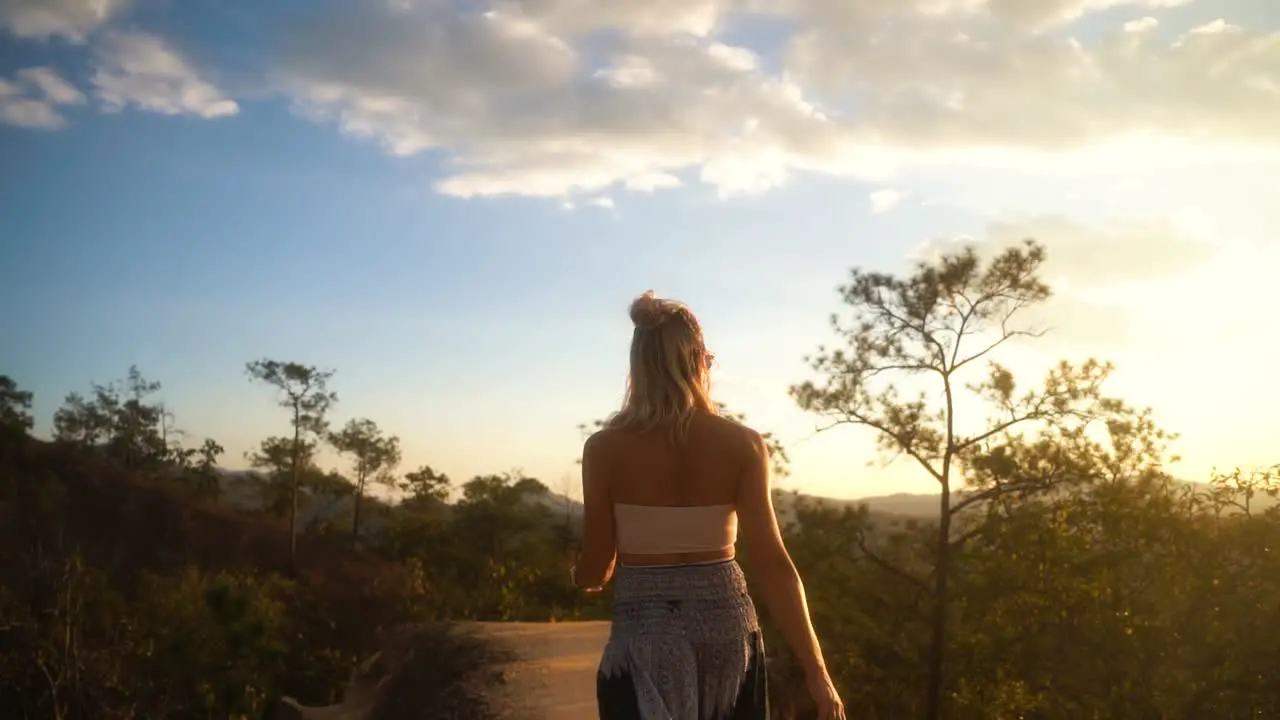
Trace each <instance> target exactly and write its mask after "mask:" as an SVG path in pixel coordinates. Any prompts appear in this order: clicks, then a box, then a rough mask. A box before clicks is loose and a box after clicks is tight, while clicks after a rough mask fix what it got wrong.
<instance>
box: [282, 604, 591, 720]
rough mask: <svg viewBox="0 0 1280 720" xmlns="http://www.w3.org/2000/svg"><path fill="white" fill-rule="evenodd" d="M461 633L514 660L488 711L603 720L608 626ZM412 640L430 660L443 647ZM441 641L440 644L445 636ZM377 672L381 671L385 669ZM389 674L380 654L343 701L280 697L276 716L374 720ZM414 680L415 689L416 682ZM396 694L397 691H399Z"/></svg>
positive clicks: (522, 719)
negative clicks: (601, 681)
mask: <svg viewBox="0 0 1280 720" xmlns="http://www.w3.org/2000/svg"><path fill="white" fill-rule="evenodd" d="M455 630H459V631H463V632H464V633H465V634H466V635H476V636H479V637H480V638H482V639H484V640H486V641H487V643H486V644H490V645H491V646H494V647H497V648H502V649H505V650H508V651H509V656H511V657H513V658H514V659H513V660H510V661H503V663H502V664H501V665H500V666H498V667H496V668H493V670H495V671H497V672H498V673H499V676H500V677H501V678H502V681H501V682H495V683H494V684H493V686H492V687H491V688H488V687H486V689H485V690H484V691H483V692H484V694H485V696H486V697H487V701H488V704H489V706H490V708H491V709H492V710H494V711H495V712H496V713H497V717H499V718H501V720H595V719H596V718H597V717H598V716H597V710H596V667H597V665H598V664H599V662H600V654H601V653H602V652H603V651H604V646H605V642H606V641H608V639H609V623H608V622H581V623H496V622H495V623H476V622H468V623H459V624H458V625H457V626H455ZM406 637H408V638H410V639H408V640H407V641H406V642H407V645H408V646H409V647H410V648H412V649H414V650H415V651H420V652H425V653H428V657H429V654H430V653H432V652H433V650H434V651H436V652H439V648H438V647H433V646H432V645H431V644H429V643H431V642H432V641H431V639H430V638H428V639H426V640H422V639H413V636H412V635H409V636H406ZM419 637H421V636H419ZM436 637H437V639H438V638H439V637H440V636H438V635H437V636H436ZM423 643H428V644H423ZM415 644H416V647H415ZM393 654H394V653H393ZM412 654H413V653H410V655H409V656H412ZM504 654H508V653H504ZM378 655H382V653H379V654H378ZM418 657H419V658H421V657H423V656H422V655H419V656H418ZM441 659H442V658H441V657H440V656H438V655H437V656H436V658H435V660H436V661H437V662H439V661H440V660H441ZM445 661H446V662H447V659H446V660H445ZM414 662H416V661H414ZM429 662H430V660H428V663H429ZM391 665H392V666H393V667H394V666H397V663H396V662H394V661H392V662H391ZM379 667H382V669H381V670H379V669H378V668H379ZM399 667H401V668H404V667H406V666H403V665H400V666H399ZM386 672H391V673H392V674H395V673H396V672H398V671H388V670H387V669H386V667H385V666H382V663H381V661H380V660H379V657H378V656H374V657H373V658H370V659H369V660H368V661H367V662H366V663H365V664H364V666H362V669H361V670H360V671H358V672H357V673H356V677H354V678H353V680H352V682H351V684H350V685H348V687H347V690H346V692H345V693H344V695H343V699H342V701H341V702H339V703H336V704H334V705H325V706H304V705H301V704H300V703H298V702H297V701H295V700H293V699H292V698H287V697H286V698H281V701H280V708H279V710H278V714H277V715H276V717H278V718H292V719H296V720H370V716H371V714H372V709H373V707H374V705H375V702H376V699H377V698H378V695H379V693H380V692H382V691H383V690H381V689H380V686H382V683H383V680H384V679H387V678H388V677H389V676H387V675H383V674H382V673H386ZM428 672H430V671H428ZM399 677H411V675H399ZM409 682H410V683H411V684H412V683H413V682H414V681H413V680H410V681H409ZM392 686H398V687H401V688H403V687H405V686H404V685H403V683H392ZM390 692H393V693H396V694H398V693H399V692H400V691H390ZM401 697H403V696H401ZM409 703H410V705H412V703H413V701H412V700H410V701H409ZM397 717H398V716H397ZM414 717H417V715H414Z"/></svg>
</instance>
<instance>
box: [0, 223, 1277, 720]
mask: <svg viewBox="0 0 1280 720" xmlns="http://www.w3.org/2000/svg"><path fill="white" fill-rule="evenodd" d="M1042 260H1043V250H1042V249H1041V248H1040V247H1039V246H1038V245H1036V244H1035V243H1027V244H1024V245H1022V246H1020V247H1017V248H1013V249H1010V250H1008V251H1006V252H1005V253H1003V254H1001V255H999V256H997V257H996V258H995V259H993V260H991V261H989V262H986V263H983V262H980V261H979V260H978V259H977V257H976V256H975V255H974V254H973V253H972V251H970V250H961V251H959V252H955V253H951V254H944V255H942V256H940V257H939V258H935V259H934V260H932V261H929V262H926V263H922V264H920V265H918V266H917V267H916V268H915V269H914V271H913V273H912V274H911V275H909V276H908V277H906V278H896V277H892V276H888V275H883V274H876V273H867V272H863V271H855V272H854V275H853V279H852V281H851V283H850V284H849V286H847V287H846V288H843V289H842V293H843V298H844V300H845V302H846V304H847V305H848V306H849V308H850V310H851V311H852V315H853V322H852V324H849V323H837V325H836V327H837V332H838V333H839V335H840V338H841V341H842V343H843V345H844V347H842V348H840V349H836V350H830V351H828V350H825V349H824V350H820V352H819V354H818V355H817V357H815V358H814V360H813V366H814V368H815V370H816V371H817V374H818V377H817V378H816V379H815V380H814V381H812V382H809V383H803V384H800V385H798V386H796V388H794V390H793V392H794V394H795V397H796V399H797V400H798V402H799V403H800V404H801V406H802V407H805V408H808V409H809V410H811V411H813V412H815V413H817V414H820V415H822V416H825V417H826V418H827V419H828V420H829V421H830V422H831V423H833V424H837V425H853V426H860V427H863V428H870V430H871V431H872V432H873V433H875V434H876V436H877V439H878V440H879V442H880V443H881V447H882V448H883V449H884V450H885V451H886V452H889V453H893V454H895V455H901V456H903V457H905V458H906V459H907V460H908V461H909V462H912V463H916V464H918V465H919V466H920V467H921V468H922V469H923V472H925V473H928V474H929V475H930V476H931V477H933V478H934V479H935V480H937V482H938V488H939V490H940V494H939V497H938V512H937V514H936V515H934V516H931V517H924V518H902V517H889V516H885V515H880V514H877V513H875V512H872V511H870V510H869V509H868V508H866V507H861V506H854V505H850V504H841V503H838V502H834V501H820V500H818V499H814V498H807V497H804V496H800V495H797V494H795V493H782V492H779V493H778V494H777V503H778V505H779V506H780V507H781V506H782V504H783V503H784V501H785V503H787V504H788V505H789V510H790V513H789V517H790V520H789V522H788V523H787V525H786V527H784V535H785V537H786V541H787V544H788V547H789V549H790V551H791V554H792V556H793V558H794V560H795V562H796V564H797V566H798V568H799V570H800V573H801V575H802V577H803V578H804V580H805V585H806V593H807V595H808V599H809V603H810V607H811V611H812V614H813V618H814V622H815V624H816V625H817V628H818V631H819V635H820V637H821V638H822V640H823V645H824V649H825V652H826V656H827V661H828V665H829V669H830V671H831V673H832V675H833V677H834V678H835V679H836V681H837V684H838V685H839V686H840V688H841V691H842V694H843V695H844V697H845V700H846V703H847V706H848V714H849V716H850V717H860V718H868V719H870V720H875V719H887V720H897V719H900V718H916V717H931V716H936V717H947V718H950V719H951V720H1004V719H1009V720H1012V719H1015V718H1017V719H1020V720H1104V719H1111V718H1152V719H1156V718H1159V719H1162V720H1199V719H1200V718H1223V719H1224V720H1235V719H1237V718H1238V719H1240V720H1245V719H1246V718H1249V719H1252V718H1259V717H1273V716H1280V686H1277V685H1276V683H1275V682H1274V678H1273V677H1272V675H1273V673H1272V672H1271V671H1270V668H1274V667H1276V666H1278V665H1280V646H1277V645H1276V643H1275V642H1274V639H1273V638H1275V637H1276V636H1277V635H1280V552H1277V547H1280V509H1278V508H1280V505H1278V504H1277V503H1276V500H1277V496H1280V465H1278V466H1273V467H1241V468H1234V469H1231V470H1228V471H1223V472H1220V473H1215V474H1214V476H1213V477H1212V478H1210V479H1209V482H1208V483H1206V484H1203V485H1190V484H1187V483H1184V482H1180V481H1177V480H1175V479H1174V478H1173V477H1172V476H1171V475H1170V474H1169V472H1168V468H1167V463H1168V461H1169V457H1168V455H1167V449H1166V443H1167V442H1168V441H1169V439H1170V437H1171V436H1170V435H1168V434H1167V433H1165V432H1164V431H1163V430H1162V429H1161V428H1160V427H1159V426H1158V425H1157V423H1156V422H1155V419H1154V418H1153V417H1152V416H1151V414H1150V413H1149V412H1147V411H1143V410H1139V409H1135V408H1132V407H1129V406H1128V405H1126V404H1125V403H1123V402H1121V401H1120V400H1118V399H1115V398H1110V397H1107V396H1106V395H1105V394H1104V393H1103V383H1104V381H1105V380H1106V378H1107V375H1108V373H1109V371H1110V366H1109V365H1107V364H1105V363H1102V362H1097V361H1089V362H1086V363H1083V364H1081V365H1078V366H1073V365H1066V364H1061V365H1058V366H1056V367H1054V368H1053V369H1052V370H1051V371H1050V372H1049V373H1048V374H1047V376H1046V377H1045V378H1044V380H1043V382H1042V383H1040V384H1039V385H1038V386H1037V387H1035V388H1033V389H1026V388H1022V387H1021V386H1020V384H1019V383H1018V382H1016V381H1015V378H1014V375H1013V373H1012V372H1011V371H1010V370H1008V369H1007V368H1005V367H1003V366H1001V365H999V364H996V363H995V362H994V359H995V358H994V356H995V354H996V352H997V350H999V348H1000V347H1001V346H1002V345H1003V344H1004V343H1006V342H1008V340H1010V339H1012V338H1015V337H1018V336H1020V335H1022V336H1028V337H1029V336H1032V335H1035V334H1036V331H1034V330H1032V329H1028V328H1023V327H1018V326H1016V325H1015V324H1014V321H1015V320H1016V319H1017V314H1018V312H1019V311H1021V309H1022V308H1024V307H1026V306H1028V305H1029V304H1033V303H1035V302H1039V301H1040V300H1042V299H1043V298H1044V297H1046V295H1047V288H1045V286H1044V285H1043V284H1042V283H1041V282H1040V281H1039V280H1038V279H1037V277H1036V273H1037V272H1038V268H1039V266H1040V263H1041V261H1042ZM984 363H985V366H984V365H983V364H984ZM248 369H249V373H250V375H251V376H252V377H253V378H254V379H255V380H259V381H262V382H264V383H266V384H268V385H270V386H272V387H274V388H276V389H277V390H278V392H279V398H278V399H279V401H280V404H281V405H283V406H284V407H286V408H288V409H289V411H290V429H291V431H292V432H291V433H289V434H287V435H285V436H280V437H270V438H267V439H265V440H263V441H262V443H261V445H260V446H259V447H258V448H257V450H255V451H253V452H251V453H249V457H248V459H249V461H250V464H252V465H253V466H254V467H255V468H256V469H257V470H258V471H259V472H260V473H261V475H260V476H259V477H260V481H259V482H258V484H256V485H250V486H249V487H250V489H252V490H253V491H254V492H257V493H260V494H261V496H260V497H252V498H249V501H248V502H247V506H243V505H246V503H245V498H243V497H240V495H243V493H241V492H240V491H241V490H243V489H244V486H243V485H238V484H236V483H232V482H230V480H229V479H228V478H229V476H228V474H227V473H226V472H225V471H223V470H221V469H219V468H218V467H217V462H218V459H219V457H220V456H221V455H222V454H223V453H224V450H223V448H222V447H221V446H220V445H219V444H218V443H217V442H216V441H214V440H212V439H205V440H204V441H203V444H200V445H191V446H186V445H184V443H185V442H186V441H187V436H186V435H185V434H184V433H182V432H181V431H180V430H178V429H177V428H176V427H175V423H174V419H173V415H172V414H171V413H170V412H169V411H168V410H167V409H166V407H165V406H164V404H163V403H162V402H160V401H159V400H157V399H156V397H157V396H158V394H159V392H160V389H161V388H160V385H159V383H155V382H153V381H150V380H147V379H146V378H144V377H143V376H142V374H141V373H140V372H139V371H138V369H137V368H136V367H135V368H130V370H129V373H128V375H127V377H126V378H125V379H124V380H122V381H117V382H114V383H109V384H107V385H99V384H91V387H90V391H89V392H88V393H85V394H79V393H72V394H71V395H69V396H68V397H67V399H66V402H65V403H64V404H63V406H62V407H61V408H59V409H58V410H57V412H56V414H55V416H54V418H53V431H54V436H55V438H56V441H55V442H52V443H48V442H42V441H39V440H36V439H34V438H33V437H31V435H30V431H31V428H32V427H33V426H34V422H33V419H32V417H31V410H30V409H31V404H32V397H31V394H30V393H28V392H25V391H23V390H21V389H20V388H19V387H18V385H17V383H16V382H14V381H13V380H12V379H11V378H9V377H7V376H0V707H3V708H5V709H6V710H7V711H8V710H12V712H13V714H14V716H15V717H33V718H34V717H42V718H43V717H50V718H56V719H57V720H73V719H75V720H79V719H81V718H85V719H88V718H94V719H96V718H120V719H122V720H123V719H128V718H177V717H201V718H212V717H217V718H236V719H237V720H239V719H247V718H252V717H262V716H264V714H267V713H269V711H270V704H271V699H272V698H276V697H279V696H282V695H288V696H291V697H294V698H297V699H298V700H300V701H302V702H304V703H308V704H322V703H328V702H332V701H334V700H335V699H336V698H337V697H338V695H339V693H340V691H341V690H342V688H343V687H344V686H345V685H346V684H347V682H348V680H349V679H350V678H351V677H352V675H353V673H354V672H355V671H356V669H357V667H358V663H359V662H360V661H361V660H362V659H364V658H367V657H368V656H369V655H370V654H371V653H372V652H374V651H375V650H378V649H382V648H385V647H387V646H388V643H390V645H391V646H394V645H395V643H396V639H397V638H399V637H400V635H398V634H397V633H400V632H402V631H403V628H404V627H405V623H412V624H414V625H415V626H418V627H421V628H435V629H432V630H425V629H424V630H423V631H422V632H433V633H437V635H433V636H432V638H433V640H432V643H433V644H432V648H433V652H432V653H429V654H428V655H429V657H425V656H424V657H420V658H418V660H417V661H415V662H419V664H420V665H421V667H420V668H419V670H420V672H418V673H417V674H410V675H406V676H404V678H402V680H401V681H402V682H404V683H407V684H408V685H411V686H412V688H413V690H414V693H413V694H412V697H413V702H414V703H415V707H419V708H445V707H449V708H454V709H458V708H461V707H462V706H470V707H472V708H476V707H479V706H480V705H482V704H483V703H481V702H480V700H481V699H482V695H481V694H477V693H476V692H475V688H472V687H468V688H463V687H462V686H461V685H460V684H459V683H462V680H461V678H464V677H478V675H476V673H477V671H479V670H480V669H482V668H483V667H484V666H485V664H486V663H491V662H493V661H494V659H493V658H492V657H490V656H488V655H487V654H486V653H485V651H484V650H483V649H482V648H478V647H476V646H474V645H467V643H465V642H458V643H453V642H451V641H449V640H448V638H449V637H451V635H450V633H449V632H448V631H447V628H448V627H449V624H450V623H451V622H452V621H457V620H525V621H543V622H545V621H566V620H578V619H603V618H607V617H608V606H609V598H610V591H609V590H608V589H606V591H605V592H604V593H600V594H595V595H587V594H583V593H580V592H577V591H576V590H575V589H574V588H573V587H572V586H571V585H570V583H569V579H568V573H567V568H568V566H569V565H570V564H571V563H572V561H573V558H574V554H575V552H576V551H577V548H578V533H579V532H580V527H578V524H577V523H578V522H580V519H578V518H577V517H576V516H575V514H574V504H573V502H572V501H571V499H569V498H566V497H561V496H558V495H556V494H554V493H552V492H551V491H550V490H549V489H548V487H547V486H546V484H544V483H543V482H542V481H540V480H539V479H536V478H531V477H528V476H527V475H526V474H525V473H523V472H520V471H512V472H507V473H498V474H489V475H481V476H478V477H474V478H471V479H470V480H467V481H465V482H461V483H455V482H454V481H453V480H451V479H450V478H449V476H448V475H446V474H444V473H443V472H440V471H439V470H438V469H435V468H432V467H430V466H426V465H424V466H420V467H418V468H417V469H415V470H413V471H410V472H407V473H405V474H404V475H403V476H399V477H397V476H396V475H395V469H396V468H397V466H398V462H399V454H400V453H399V443H398V441H397V440H396V438H395V437H394V436H391V435H388V434H385V433H384V432H383V431H382V430H381V429H380V428H379V427H378V426H377V425H376V424H375V423H374V422H373V421H371V420H363V419H357V420H352V421H350V422H347V423H346V424H344V425H343V426H342V427H341V428H340V429H339V430H338V431H337V432H329V430H328V427H329V413H330V411H331V406H332V405H333V403H334V401H335V400H336V395H334V394H333V393H332V392H330V391H329V390H328V387H327V383H328V381H329V380H330V378H331V377H332V374H333V373H332V371H321V370H318V369H316V368H314V367H312V366H306V365H299V364H296V363H284V362H278V361H270V360H263V361H258V362H255V363H250V364H249V366H248ZM975 410H976V411H978V412H976V413H975ZM721 412H722V414H723V415H725V416H726V417H730V418H732V419H734V420H735V421H737V422H745V419H744V418H742V416H740V415H738V414H736V413H734V412H732V411H730V410H729V409H727V408H721ZM984 412H985V413H987V414H988V415H989V421H987V422H985V423H983V422H978V423H975V422H971V418H973V417H979V416H981V415H982V414H983V413H984ZM594 426H595V427H598V426H599V424H598V423H597V424H595V425H594ZM586 427H587V426H584V430H585V429H586ZM321 442H328V443H330V444H332V445H333V446H334V447H335V449H337V450H339V451H340V452H341V453H342V454H343V455H345V456H346V457H347V458H348V459H349V460H350V467H349V472H350V473H351V475H352V477H350V478H349V477H347V476H345V475H344V474H343V473H342V472H339V471H337V470H335V469H331V468H322V467H320V465H319V463H318V461H317V451H318V449H319V447H320V443H321ZM773 448H774V449H773V452H774V457H775V460H777V461H779V462H780V463H782V464H783V466H784V467H783V468H781V469H782V470H785V462H786V454H785V450H784V449H783V448H782V447H781V445H779V444H777V443H776V441H775V442H774V444H773ZM369 481H373V482H374V483H376V484H379V485H384V486H387V487H394V488H395V489H396V490H398V491H399V492H400V493H402V494H403V495H404V498H403V500H401V501H400V502H398V503H389V502H385V501H383V500H380V499H379V498H378V497H377V496H376V495H375V494H374V493H372V492H368V482H369ZM237 493H239V495H237ZM566 494H567V493H566ZM233 495H235V496H236V497H231V496H233ZM237 503H241V504H239V505H238V504H237ZM347 503H351V505H350V507H348V506H347ZM300 506H301V507H304V508H305V509H306V510H307V512H308V517H309V518H310V520H309V521H307V522H306V523H299V522H298V508H299V507H300ZM361 508H363V509H361ZM264 510H265V511H266V512H263V511H264ZM285 516H288V517H289V521H288V524H287V525H286V524H285V523H284V522H283V521H282V518H283V517H285ZM335 518H340V519H341V522H342V523H343V526H342V527H341V528H336V527H335V523H334V519H335ZM347 518H350V520H351V530H353V531H356V532H359V534H360V537H361V538H362V542H361V543H359V544H355V543H352V542H350V538H351V536H352V533H351V532H348V530H347V526H346V524H345V523H346V519H347ZM741 559H742V562H743V564H744V565H745V566H746V568H747V571H748V578H749V579H750V578H752V573H751V558H750V557H747V556H745V554H744V556H743V557H742V558H741ZM756 595H757V596H759V593H756ZM764 620H765V629H766V633H767V636H768V640H767V642H768V644H769V646H770V655H771V662H770V673H771V691H772V693H773V696H774V697H773V704H774V708H775V716H776V717H778V718H786V719H790V718H801V717H805V716H806V712H807V711H808V708H807V707H806V700H805V693H804V687H803V683H802V682H801V681H800V679H799V676H798V669H797V667H796V664H795V663H794V661H793V659H792V658H791V657H790V655H789V653H788V651H787V649H786V647H785V646H784V645H783V644H782V642H781V639H780V637H779V635H778V634H777V632H776V628H775V627H774V626H773V624H772V623H771V622H770V619H769V618H768V617H767V613H766V614H765V618H764ZM437 621H443V622H437ZM441 628H445V629H446V630H441ZM940 628H941V630H940ZM393 655H394V653H393ZM401 659H403V658H401ZM390 660H391V661H393V662H397V660H396V659H395V658H394V657H391V658H390ZM944 660H945V664H944V662H943V661H944ZM943 669H945V672H943V671H942V670H943ZM405 697H409V695H405ZM402 710H403V709H402ZM459 711H460V710H459ZM441 712H444V711H441ZM449 712H453V710H449Z"/></svg>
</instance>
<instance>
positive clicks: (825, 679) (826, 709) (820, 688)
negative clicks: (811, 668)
mask: <svg viewBox="0 0 1280 720" xmlns="http://www.w3.org/2000/svg"><path fill="white" fill-rule="evenodd" d="M805 685H806V686H808V688H809V697H811V698H813V706H814V708H815V709H816V710H817V711H818V714H817V718H818V720H845V717H844V702H842V701H841V700H840V693H838V692H836V686H835V684H833V683H832V682H831V676H830V675H828V674H827V671H826V670H823V671H821V672H819V673H816V674H814V675H811V676H809V677H808V678H806V680H805Z"/></svg>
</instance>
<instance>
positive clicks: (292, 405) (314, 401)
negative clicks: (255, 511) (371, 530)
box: [245, 359, 338, 558]
mask: <svg viewBox="0 0 1280 720" xmlns="http://www.w3.org/2000/svg"><path fill="white" fill-rule="evenodd" d="M245 372H246V373H247V374H248V375H249V378H250V379H251V380H254V381H257V382H261V383H264V384H266V385H270V386H271V387H274V388H275V389H276V390H277V392H278V397H277V402H278V404H279V405H280V407H283V408H285V409H287V410H288V411H289V424H290V425H291V426H292V427H293V439H292V441H291V442H290V457H289V465H288V467H289V486H288V488H289V494H288V497H289V501H288V506H287V507H288V512H289V557H290V558H294V557H296V555H297V545H298V494H299V491H300V488H301V485H302V471H303V467H304V466H305V465H306V462H305V461H306V460H307V459H309V458H310V456H311V454H312V453H313V452H314V449H313V448H312V443H313V442H314V441H315V440H316V439H318V438H320V437H322V436H323V435H324V433H325V432H326V430H327V429H328V420H327V417H326V416H327V414H328V412H329V408H330V407H331V406H332V405H333V404H334V403H336V402H337V401H338V395H337V393H333V392H330V391H329V389H328V383H329V379H330V378H332V377H333V371H332V370H320V369H318V368H316V367H315V366H313V365H303V364H301V363H296V362H281V361H279V360H267V359H262V360H254V361H252V362H249V363H246V364H245ZM275 461H276V462H277V463H278V458H276V459H275Z"/></svg>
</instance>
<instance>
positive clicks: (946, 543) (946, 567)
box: [925, 483, 951, 720]
mask: <svg viewBox="0 0 1280 720" xmlns="http://www.w3.org/2000/svg"><path fill="white" fill-rule="evenodd" d="M947 485H948V484H947V483H944V484H943V487H942V500H941V501H940V502H941V506H942V507H941V510H942V514H941V516H940V517H939V518H938V549H937V566H936V568H935V574H934V580H933V632H932V635H931V638H930V641H929V687H928V695H927V697H926V706H925V720H942V718H943V717H944V713H943V688H944V686H945V677H944V673H943V671H944V669H945V667H946V657H945V656H946V650H947V602H948V600H949V594H950V588H949V581H950V579H951V488H950V487H948V486H947Z"/></svg>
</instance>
